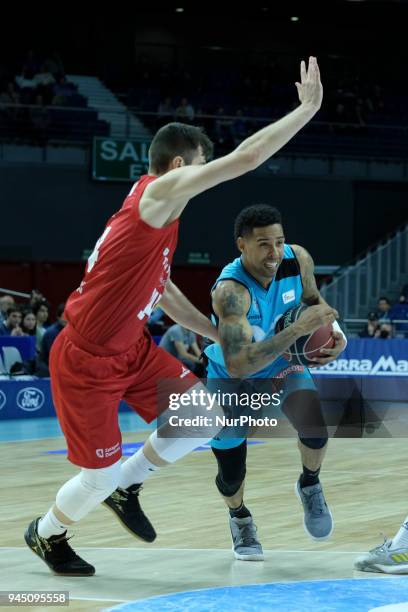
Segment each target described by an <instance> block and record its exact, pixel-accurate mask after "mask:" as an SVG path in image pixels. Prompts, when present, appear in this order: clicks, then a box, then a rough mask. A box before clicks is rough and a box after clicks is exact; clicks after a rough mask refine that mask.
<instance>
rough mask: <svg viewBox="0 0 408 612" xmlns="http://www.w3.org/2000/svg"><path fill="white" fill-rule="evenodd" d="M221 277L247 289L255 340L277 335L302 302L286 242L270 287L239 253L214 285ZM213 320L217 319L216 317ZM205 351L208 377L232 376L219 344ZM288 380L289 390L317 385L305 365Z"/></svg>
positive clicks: (278, 365) (274, 367) (220, 444)
mask: <svg viewBox="0 0 408 612" xmlns="http://www.w3.org/2000/svg"><path fill="white" fill-rule="evenodd" d="M222 280H234V281H236V282H237V283H240V284H241V285H244V287H246V288H247V289H248V291H249V294H250V298H251V304H250V307H249V310H248V312H247V315H246V316H247V320H248V322H249V324H250V325H251V328H252V333H253V336H252V341H253V342H260V341H261V340H264V339H265V338H270V337H271V336H274V335H275V325H276V322H277V321H278V319H279V318H280V317H281V316H282V315H283V314H284V313H285V312H286V311H287V310H289V309H290V308H293V307H295V306H298V305H299V304H300V303H301V298H302V292H303V285H302V278H301V273H300V266H299V262H298V260H297V259H296V256H295V254H294V252H293V249H292V247H291V246H289V245H287V244H285V246H284V256H283V260H282V262H281V264H280V266H279V268H278V270H277V273H276V275H275V277H274V279H273V280H272V282H271V284H270V285H269V287H268V289H265V288H264V287H263V286H262V285H261V284H260V283H259V282H258V281H257V280H256V279H255V278H254V277H253V276H251V274H249V272H247V271H246V270H245V268H244V266H243V265H242V261H241V258H240V257H237V259H235V260H234V261H233V262H231V263H230V264H228V265H227V266H225V268H224V269H223V270H222V272H221V274H220V275H219V277H218V278H217V280H216V281H215V283H214V286H213V289H214V288H215V287H216V286H217V284H218V283H219V282H220V281H222ZM214 322H215V323H217V320H216V318H215V321H214ZM205 354H206V355H207V357H208V371H207V376H208V379H226V378H230V376H229V374H228V371H227V369H226V366H225V361H224V355H223V352H222V348H221V346H220V345H219V344H215V343H214V344H211V345H210V346H208V347H207V348H206V349H205ZM289 367H290V364H289V363H288V361H287V360H286V359H285V358H284V357H278V359H276V360H275V361H274V362H273V363H271V364H270V365H268V366H266V367H265V368H263V369H262V370H259V372H255V373H254V374H251V375H250V376H248V377H246V378H247V379H250V378H273V377H274V376H277V375H278V374H279V373H281V372H282V371H284V370H285V369H287V368H289ZM286 380H287V382H288V384H287V394H289V393H290V392H293V391H294V390H297V389H299V388H308V389H310V388H312V389H313V388H314V384H313V381H312V378H311V376H310V372H309V370H308V369H307V368H304V370H303V371H302V372H301V373H299V371H298V372H296V371H295V372H293V373H291V374H289V376H288V377H287V379H286ZM209 383H210V381H209ZM242 441H243V438H229V439H228V438H225V439H224V438H222V439H215V440H213V441H212V442H211V444H212V446H214V447H216V448H232V447H234V446H237V445H238V444H241V442H242Z"/></svg>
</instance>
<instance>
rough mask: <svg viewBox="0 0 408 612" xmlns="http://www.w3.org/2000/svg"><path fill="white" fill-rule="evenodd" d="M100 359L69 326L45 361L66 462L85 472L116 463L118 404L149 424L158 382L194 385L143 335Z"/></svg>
mask: <svg viewBox="0 0 408 612" xmlns="http://www.w3.org/2000/svg"><path fill="white" fill-rule="evenodd" d="M105 352H106V351H105ZM103 353H104V350H103V348H102V347H95V346H93V345H90V344H89V343H88V342H86V341H85V340H84V339H82V338H81V337H79V336H78V334H77V333H76V332H75V331H74V330H73V329H72V328H71V326H69V325H68V326H67V327H66V328H65V329H64V330H63V331H62V332H61V333H60V334H59V336H58V337H57V338H56V340H55V342H54V344H53V346H52V349H51V355H50V373H51V388H52V396H53V401H54V406H55V410H56V413H57V416H58V420H59V422H60V425H61V428H62V431H63V432H64V435H65V438H66V441H67V446H68V459H69V460H70V461H71V462H72V463H74V464H75V465H78V466H80V467H84V468H102V467H107V466H109V465H112V464H113V463H116V462H117V461H118V460H119V459H120V457H121V455H122V436H121V432H120V429H119V424H118V408H119V402H120V400H122V399H123V400H125V401H126V403H127V404H129V406H130V407H131V408H132V409H133V410H135V412H137V414H139V415H140V416H141V417H142V418H143V419H144V420H145V421H146V422H147V423H150V422H151V421H153V419H155V418H156V417H157V415H158V409H159V408H158V395H157V385H158V384H159V381H160V380H163V379H174V380H177V379H183V385H184V388H189V387H191V386H193V385H194V384H195V383H196V382H198V379H197V378H196V377H195V376H194V374H192V373H191V372H190V371H189V370H187V369H186V368H185V366H184V365H183V364H182V363H181V362H180V361H178V360H177V359H176V358H175V357H173V356H172V355H170V354H169V353H167V352H166V351H164V350H163V349H160V348H159V347H157V346H156V344H155V343H154V341H153V339H152V337H151V336H150V334H149V333H148V332H147V331H144V333H143V334H142V336H141V337H140V338H139V339H138V340H137V341H136V342H135V344H134V345H132V346H131V347H130V348H129V349H128V350H127V351H126V352H125V353H121V354H119V355H106V354H105V355H104V354H103Z"/></svg>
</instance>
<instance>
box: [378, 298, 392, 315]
mask: <svg viewBox="0 0 408 612" xmlns="http://www.w3.org/2000/svg"><path fill="white" fill-rule="evenodd" d="M390 308H391V304H390V300H389V299H388V298H386V297H384V296H382V297H380V299H379V300H378V303H377V316H378V318H379V319H389V318H390V317H389V315H388V311H389V310H390Z"/></svg>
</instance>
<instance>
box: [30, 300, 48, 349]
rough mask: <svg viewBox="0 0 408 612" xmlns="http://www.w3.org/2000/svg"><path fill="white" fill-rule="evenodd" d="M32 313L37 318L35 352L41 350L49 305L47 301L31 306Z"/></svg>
mask: <svg viewBox="0 0 408 612" xmlns="http://www.w3.org/2000/svg"><path fill="white" fill-rule="evenodd" d="M33 312H34V314H35V316H36V318H37V331H36V338H37V341H36V348H37V351H38V352H40V350H41V341H42V338H43V336H44V334H45V331H46V324H47V322H48V316H49V304H48V302H47V300H45V299H43V300H41V301H37V302H36V303H35V304H34V306H33Z"/></svg>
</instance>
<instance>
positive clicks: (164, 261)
mask: <svg viewBox="0 0 408 612" xmlns="http://www.w3.org/2000/svg"><path fill="white" fill-rule="evenodd" d="M155 178H156V177H155V176H150V175H145V176H142V177H141V178H140V180H139V181H138V182H137V183H136V184H135V185H134V186H133V188H132V190H131V192H130V194H129V195H128V196H127V198H126V199H125V201H124V203H123V206H122V208H121V209H120V210H119V211H118V212H117V213H116V214H114V215H113V216H112V217H111V218H110V219H109V221H108V223H107V225H106V227H105V231H104V232H103V234H102V236H101V237H100V238H99V240H98V241H97V243H96V245H95V249H94V251H93V253H92V254H91V256H90V257H89V259H88V263H87V266H86V271H85V276H84V279H83V281H82V282H81V285H80V286H79V287H78V289H76V291H74V292H73V293H72V294H71V295H70V297H69V299H68V302H67V304H66V308H65V317H66V319H67V320H68V322H69V323H70V325H71V326H72V327H73V328H74V329H75V331H76V332H77V333H78V334H79V335H80V336H82V338H84V339H85V340H86V341H88V342H89V343H92V344H95V345H98V346H101V347H104V348H106V349H107V351H109V352H110V351H112V353H120V352H122V351H126V350H127V349H128V348H129V347H130V346H131V345H132V344H133V343H134V342H136V340H137V339H138V337H139V336H140V334H141V333H142V330H143V327H144V325H145V323H146V321H147V320H148V318H149V316H150V313H151V311H152V309H153V308H154V306H155V304H156V303H157V302H158V301H159V299H160V297H161V295H162V294H163V291H164V287H165V284H166V281H167V279H168V278H169V275H170V265H171V262H172V259H173V254H174V251H175V248H176V245H177V235H178V225H179V222H178V219H176V220H175V221H173V222H172V223H170V224H169V225H167V226H166V227H163V228H159V229H157V228H154V227H151V226H150V225H148V224H147V223H145V222H144V221H143V220H142V219H141V218H140V214H139V202H140V198H141V197H142V194H143V192H144V190H145V188H146V187H147V185H148V184H149V183H151V182H152V181H153V180H155Z"/></svg>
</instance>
